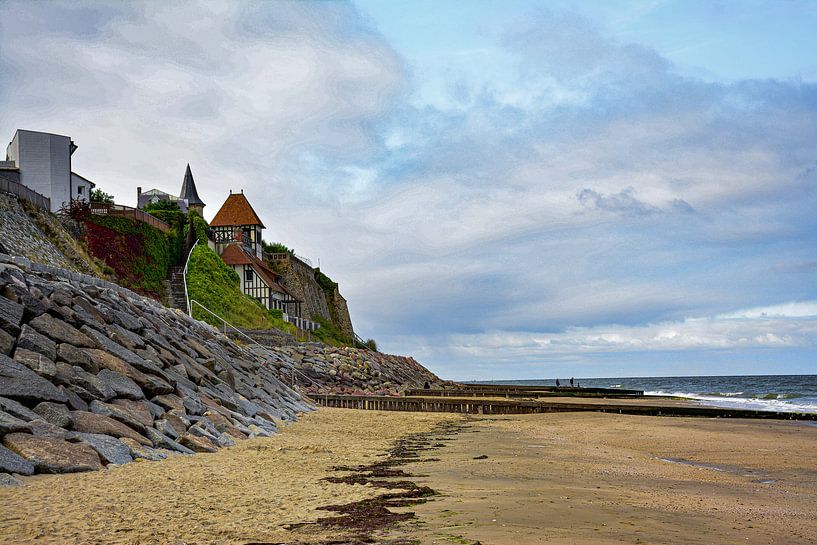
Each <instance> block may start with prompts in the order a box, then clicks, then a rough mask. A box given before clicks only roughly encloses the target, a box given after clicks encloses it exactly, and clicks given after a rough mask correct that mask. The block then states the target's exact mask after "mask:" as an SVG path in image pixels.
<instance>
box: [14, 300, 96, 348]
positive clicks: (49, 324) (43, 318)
mask: <svg viewBox="0 0 817 545" xmlns="http://www.w3.org/2000/svg"><path fill="white" fill-rule="evenodd" d="M69 301H70V299H69ZM29 325H31V327H33V328H34V329H36V330H37V331H39V332H40V333H42V334H43V335H46V336H48V337H50V338H52V339H53V340H55V341H57V342H60V343H68V344H70V345H73V346H77V347H80V348H91V347H92V346H93V343H92V342H91V339H89V338H88V336H87V335H85V334H84V333H82V332H80V331H79V330H78V329H76V328H74V327H73V326H71V325H68V324H67V323H65V322H64V321H62V320H58V319H57V318H54V317H53V316H51V315H49V314H41V315H39V316H37V317H36V318H34V319H33V320H31V322H29ZM52 359H56V356H54V358H52Z"/></svg>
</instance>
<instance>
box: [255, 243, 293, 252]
mask: <svg viewBox="0 0 817 545" xmlns="http://www.w3.org/2000/svg"><path fill="white" fill-rule="evenodd" d="M261 247H262V248H263V249H264V251H265V252H267V253H268V254H294V253H295V251H294V250H291V249H289V248H287V247H286V246H285V245H283V244H281V243H280V242H272V243H270V242H267V241H266V240H262V241H261Z"/></svg>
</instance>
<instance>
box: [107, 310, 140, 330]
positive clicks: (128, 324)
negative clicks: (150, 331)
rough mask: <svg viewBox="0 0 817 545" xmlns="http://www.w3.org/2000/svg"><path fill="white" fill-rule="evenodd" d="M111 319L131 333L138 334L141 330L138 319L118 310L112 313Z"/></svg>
mask: <svg viewBox="0 0 817 545" xmlns="http://www.w3.org/2000/svg"><path fill="white" fill-rule="evenodd" d="M113 318H114V321H116V323H118V324H119V325H121V326H122V327H124V328H125V329H130V330H131V331H136V332H139V331H141V329H142V322H140V321H139V319H138V318H135V317H134V316H132V315H130V314H127V313H125V312H121V311H119V310H114V311H113Z"/></svg>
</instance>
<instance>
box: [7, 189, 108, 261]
mask: <svg viewBox="0 0 817 545" xmlns="http://www.w3.org/2000/svg"><path fill="white" fill-rule="evenodd" d="M0 241H2V244H3V247H4V248H5V249H6V251H7V252H8V253H10V254H13V255H18V256H22V257H25V258H27V259H30V260H31V261H33V262H35V263H42V264H44V265H49V266H52V267H59V268H63V269H68V270H72V271H78V272H83V273H87V274H94V275H97V276H102V275H103V273H102V271H101V269H100V268H99V266H98V265H97V264H96V263H94V261H93V259H92V258H91V257H90V256H89V255H88V253H87V252H86V251H85V249H84V248H83V247H82V246H81V245H80V244H79V243H78V242H77V241H76V239H74V237H72V236H71V235H70V234H69V233H68V232H67V231H66V230H65V228H64V227H63V226H62V224H61V223H60V221H59V220H58V219H57V217H56V216H54V215H52V214H49V213H47V212H44V211H42V210H40V209H38V208H36V207H34V206H33V205H31V204H29V203H25V202H22V201H20V200H19V199H18V198H17V197H15V196H13V195H9V194H7V193H0Z"/></svg>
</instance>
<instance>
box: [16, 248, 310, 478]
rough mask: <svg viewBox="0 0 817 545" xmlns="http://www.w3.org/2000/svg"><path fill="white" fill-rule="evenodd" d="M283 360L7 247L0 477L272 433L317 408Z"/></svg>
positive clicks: (81, 467) (162, 454) (93, 465)
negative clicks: (290, 380) (292, 384)
mask: <svg viewBox="0 0 817 545" xmlns="http://www.w3.org/2000/svg"><path fill="white" fill-rule="evenodd" d="M281 359H282V361H281V362H278V364H277V365H271V364H270V357H269V355H268V354H259V353H257V352H253V351H250V350H247V349H245V348H242V347H240V346H238V345H236V344H235V343H233V342H232V341H230V340H229V339H227V338H226V337H224V336H223V335H221V334H220V333H219V332H218V331H217V330H215V329H213V328H212V327H210V326H208V325H206V324H203V323H202V322H197V321H195V320H193V319H192V318H190V317H188V316H186V315H184V314H181V313H179V312H177V311H174V310H171V309H167V308H165V307H163V306H161V305H160V304H159V303H157V302H156V301H153V300H151V299H148V298H145V297H141V296H139V295H136V294H135V293H133V292H131V291H129V290H126V289H124V288H121V287H119V286H116V285H115V284H111V283H109V282H106V281H103V280H100V279H98V278H93V277H89V276H86V275H82V274H80V273H76V272H70V271H63V270H60V269H54V268H51V267H48V266H44V265H39V264H34V263H31V262H30V261H28V260H26V259H22V258H19V257H10V256H7V255H0V442H1V443H2V446H0V481H5V482H12V483H14V482H15V481H16V477H12V476H10V475H7V474H11V473H14V474H17V475H30V474H32V473H62V472H73V471H87V470H94V469H100V468H102V467H104V466H106V465H109V464H121V463H127V462H130V461H132V460H134V459H139V458H142V459H147V460H159V459H162V458H166V457H167V456H170V455H176V454H192V453H194V452H213V451H215V450H216V449H218V448H220V447H224V446H229V445H231V444H233V443H234V442H235V441H238V440H242V439H244V438H247V437H253V436H266V435H269V434H272V433H275V431H276V429H277V426H278V425H279V423H280V422H281V421H286V420H293V419H295V418H296V415H297V413H298V412H302V411H307V410H311V409H312V408H313V406H312V405H311V403H310V402H309V401H308V400H307V399H306V398H304V397H302V395H301V394H299V393H298V392H296V391H294V390H292V389H291V388H289V387H288V386H286V385H285V384H283V383H282V382H281V381H280V380H279V379H278V374H279V373H280V372H281V371H280V370H281V369H283V370H284V371H285V370H286V368H287V362H286V361H284V358H281ZM290 367H292V365H291V364H290Z"/></svg>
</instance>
